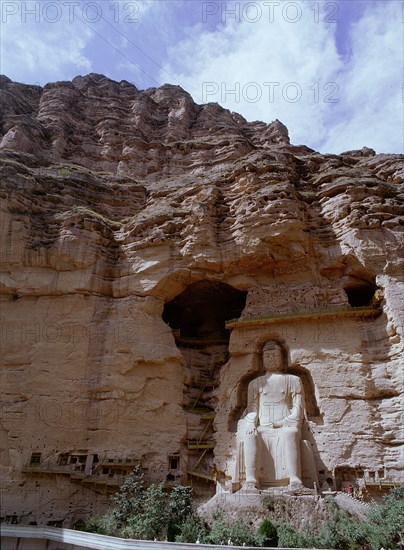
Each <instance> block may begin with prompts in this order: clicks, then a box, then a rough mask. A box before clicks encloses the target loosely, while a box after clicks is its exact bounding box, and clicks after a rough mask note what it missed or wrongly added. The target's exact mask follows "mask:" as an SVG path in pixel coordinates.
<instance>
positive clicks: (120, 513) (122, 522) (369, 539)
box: [85, 468, 404, 550]
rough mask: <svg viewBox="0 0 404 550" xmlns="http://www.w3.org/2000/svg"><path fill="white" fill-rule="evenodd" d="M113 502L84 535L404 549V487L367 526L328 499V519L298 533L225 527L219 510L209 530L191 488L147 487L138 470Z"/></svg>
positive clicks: (273, 527) (266, 526)
mask: <svg viewBox="0 0 404 550" xmlns="http://www.w3.org/2000/svg"><path fill="white" fill-rule="evenodd" d="M112 501H113V503H114V505H115V507H114V508H113V509H112V510H111V511H110V512H108V513H107V514H106V515H104V516H98V517H94V518H91V519H90V520H89V521H88V522H87V524H86V527H85V530H86V531H90V532H93V533H99V534H103V535H112V536H117V537H123V538H131V539H140V540H154V539H158V540H168V541H175V542H190V543H195V542H197V541H199V542H200V543H202V544H225V545H227V544H228V543H229V544H232V545H235V546H243V544H245V545H246V546H264V547H265V546H266V547H272V548H274V547H275V548H276V547H280V548H328V549H331V548H335V549H338V550H377V549H378V548H379V547H380V546H382V547H383V548H386V549H387V548H389V549H393V548H399V547H404V545H403V544H402V540H401V538H400V533H402V532H403V531H404V486H403V487H400V488H397V489H393V490H392V491H391V492H390V493H389V494H388V495H387V496H386V497H385V498H384V501H383V503H382V504H380V505H374V506H372V507H370V508H369V511H368V513H367V519H366V521H360V520H358V518H356V517H354V516H352V515H351V514H349V513H348V512H347V511H346V510H344V509H342V508H340V507H339V506H338V504H337V503H336V501H335V500H334V499H333V498H329V499H328V500H327V505H328V507H329V512H330V514H329V519H328V520H327V521H326V522H324V523H323V524H322V525H312V524H307V525H306V526H304V527H303V528H302V529H301V530H297V529H295V528H294V527H293V526H292V525H291V524H289V523H282V522H280V521H279V520H278V521H277V522H276V521H275V520H271V519H270V518H269V517H268V518H265V519H264V520H263V521H262V522H261V524H260V526H259V527H258V529H254V528H253V527H252V526H250V525H247V524H246V523H245V522H244V521H243V520H241V519H239V520H237V521H232V522H231V521H229V520H228V518H227V516H226V514H225V512H224V511H223V510H217V511H216V513H215V514H214V517H213V521H212V523H211V525H208V524H207V523H206V522H204V521H203V519H201V518H200V517H199V516H198V514H197V513H196V512H195V511H194V510H193V508H192V489H191V488H190V487H186V486H182V485H178V486H176V487H174V488H173V489H172V490H171V492H167V491H166V490H165V489H164V484H163V483H160V484H157V485H156V484H152V485H146V483H145V481H144V477H143V473H142V472H141V470H140V468H137V469H135V470H134V471H133V472H132V474H131V475H130V476H128V478H127V479H126V481H125V482H124V484H123V485H122V486H121V488H120V489H119V491H118V492H117V493H116V495H115V496H114V497H112Z"/></svg>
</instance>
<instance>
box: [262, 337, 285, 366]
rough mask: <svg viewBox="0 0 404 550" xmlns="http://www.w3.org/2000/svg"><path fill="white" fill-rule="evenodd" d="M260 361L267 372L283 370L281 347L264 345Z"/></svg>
mask: <svg viewBox="0 0 404 550" xmlns="http://www.w3.org/2000/svg"><path fill="white" fill-rule="evenodd" d="M262 363H263V366H264V369H265V370H266V371H267V372H268V371H270V372H283V371H284V365H283V356H282V350H281V347H280V346H278V345H276V344H275V345H274V344H268V345H265V346H264V348H263V350H262Z"/></svg>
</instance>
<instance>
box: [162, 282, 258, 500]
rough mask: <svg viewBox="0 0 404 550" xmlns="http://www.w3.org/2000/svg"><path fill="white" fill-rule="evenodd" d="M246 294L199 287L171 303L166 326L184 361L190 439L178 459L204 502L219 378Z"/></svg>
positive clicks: (214, 285)
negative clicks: (230, 323) (233, 324)
mask: <svg viewBox="0 0 404 550" xmlns="http://www.w3.org/2000/svg"><path fill="white" fill-rule="evenodd" d="M246 299H247V292H243V291H241V290H237V289H235V288H233V287H232V286H230V285H227V284H225V283H221V282H218V281H198V282H196V283H193V284H191V285H190V286H189V287H188V288H186V289H185V290H184V291H183V292H181V294H179V295H178V296H176V297H175V298H174V299H173V300H171V301H170V302H168V303H167V304H166V306H165V308H164V311H163V320H164V321H165V322H166V323H167V324H168V325H169V326H170V327H171V328H172V329H173V334H174V337H175V341H176V344H177V347H178V349H179V350H180V352H181V354H182V356H183V366H184V371H183V372H184V384H183V395H182V406H183V409H184V412H185V414H186V422H187V435H186V440H184V441H183V444H182V447H181V449H179V455H180V456H181V462H180V464H181V472H180V479H181V480H182V483H184V482H185V483H187V484H190V485H192V487H193V491H194V498H196V499H197V500H198V499H201V500H200V502H201V503H202V502H204V501H205V500H206V499H207V498H210V497H212V496H213V495H214V494H215V487H216V478H215V468H214V448H215V445H216V434H215V425H214V418H215V412H216V406H217V402H218V394H217V389H218V387H219V383H220V372H221V369H222V367H223V365H225V364H226V363H227V361H228V359H229V339H230V334H229V331H228V330H226V321H229V320H230V319H235V318H238V317H240V315H241V312H242V311H243V309H244V307H245V304H246Z"/></svg>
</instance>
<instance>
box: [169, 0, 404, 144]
mask: <svg viewBox="0 0 404 550" xmlns="http://www.w3.org/2000/svg"><path fill="white" fill-rule="evenodd" d="M267 4H268V3H267ZM289 4H297V3H296V2H293V3H289ZM398 4H399V3H397V2H394V1H392V2H383V3H382V5H381V3H377V4H374V3H372V4H369V5H368V9H367V11H366V12H365V14H364V16H363V17H362V19H360V20H359V22H358V23H357V24H356V25H355V26H353V27H352V29H351V34H350V36H351V38H352V44H351V50H352V57H350V58H349V59H348V60H347V59H344V58H343V57H342V56H340V55H339V53H338V51H337V47H336V40H335V24H333V23H324V21H321V19H322V18H321V17H320V18H319V19H320V21H319V22H316V17H315V13H314V11H313V10H312V9H311V8H310V4H309V3H301V4H300V6H301V12H300V15H301V17H300V20H299V21H297V22H295V23H292V22H291V20H292V19H293V18H295V15H294V13H293V12H292V11H290V12H289V13H286V17H285V14H284V17H282V13H281V11H279V10H281V8H278V12H277V11H275V12H274V18H273V19H274V21H273V23H271V22H269V18H268V16H267V14H264V12H263V16H262V17H261V19H260V20H259V21H257V22H255V23H251V22H250V21H248V20H247V19H246V18H244V19H243V18H241V19H239V20H237V21H235V20H234V17H233V18H229V20H228V21H226V22H225V24H224V25H223V26H222V27H221V28H218V29H216V30H215V31H213V32H212V31H210V32H208V31H207V30H206V28H204V26H203V25H202V24H200V25H199V26H198V27H195V28H193V29H191V30H190V32H189V37H188V39H187V40H185V41H182V42H181V43H179V44H177V45H176V46H175V47H173V48H172V49H171V50H170V51H169V62H168V63H167V66H166V68H167V69H168V70H169V72H170V73H172V74H174V75H175V77H176V78H177V79H178V80H179V81H180V82H181V84H182V85H183V87H184V88H186V89H187V90H188V91H190V92H191V93H192V95H193V97H194V98H195V100H196V101H199V102H201V100H203V101H204V102H206V101H217V102H219V103H221V104H222V105H223V106H224V107H226V108H229V109H231V110H234V111H238V112H240V113H241V114H242V115H243V116H245V117H246V118H247V119H249V120H254V119H261V120H265V121H267V122H270V121H271V120H274V119H275V118H278V119H280V120H281V121H282V122H284V123H285V124H286V125H287V126H288V128H289V131H290V135H291V141H292V142H293V143H296V144H298V143H305V144H307V145H309V146H311V147H313V148H316V149H319V150H322V151H325V152H341V150H346V149H352V148H361V147H363V146H364V145H368V146H370V147H374V148H376V149H377V150H379V151H386V152H388V151H397V152H399V151H400V150H402V147H403V143H402V126H403V120H402V116H403V111H402V103H401V101H400V94H401V85H402V83H401V75H400V71H401V72H402V68H403V65H402V58H400V55H401V56H402V53H401V54H400V51H401V49H402V41H403V25H402V22H401V14H400V6H399V5H398ZM400 48H401V49H400ZM268 82H275V83H279V85H277V86H275V85H274V87H273V91H274V95H273V97H272V98H270V97H269V86H268V85H265V83H268ZM207 83H211V84H209V85H208V84H207ZM248 83H254V84H250V86H247V84H248ZM292 83H295V84H292ZM258 86H259V87H260V88H259V89H258ZM231 90H235V92H233V93H232V92H231ZM259 90H260V91H261V93H262V97H261V99H260V100H259V101H256V102H254V101H252V99H253V98H254V94H256V93H258V91H259ZM207 91H210V92H211V94H210V95H209V94H207V93H206V92H207ZM282 92H283V93H282ZM296 94H298V95H299V94H301V97H300V98H298V101H296V102H293V100H294V98H295V97H296ZM271 99H272V101H271ZM400 106H401V111H400Z"/></svg>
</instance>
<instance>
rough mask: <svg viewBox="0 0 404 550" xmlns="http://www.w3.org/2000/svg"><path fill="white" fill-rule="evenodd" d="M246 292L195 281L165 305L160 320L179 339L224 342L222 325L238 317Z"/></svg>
mask: <svg viewBox="0 0 404 550" xmlns="http://www.w3.org/2000/svg"><path fill="white" fill-rule="evenodd" d="M246 299H247V292H244V291H242V290H237V289H235V288H233V287H232V286H230V285H228V284H225V283H221V282H219V281H197V282H196V283H192V284H191V285H190V286H189V287H188V288H186V289H185V290H184V291H183V292H181V294H179V295H178V296H176V297H175V298H174V299H173V300H171V301H170V302H168V303H167V304H166V305H165V308H164V311H163V320H164V322H165V323H167V324H168V325H169V326H170V327H171V328H172V329H175V330H179V331H180V334H181V337H182V338H198V339H204V340H213V339H228V338H229V331H228V330H226V327H225V323H226V321H229V320H230V319H235V318H238V317H240V315H241V312H242V311H243V309H244V307H245V304H246Z"/></svg>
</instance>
